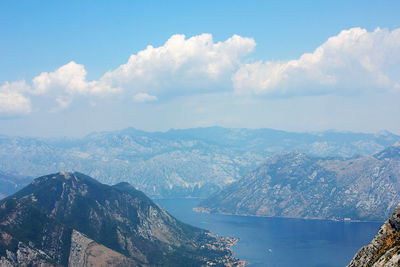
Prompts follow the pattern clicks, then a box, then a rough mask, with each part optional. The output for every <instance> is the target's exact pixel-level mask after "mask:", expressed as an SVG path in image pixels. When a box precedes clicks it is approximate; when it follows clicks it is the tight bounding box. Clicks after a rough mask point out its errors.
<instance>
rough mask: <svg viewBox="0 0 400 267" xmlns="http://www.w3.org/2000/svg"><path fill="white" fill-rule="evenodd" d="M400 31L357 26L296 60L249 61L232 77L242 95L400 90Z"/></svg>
mask: <svg viewBox="0 0 400 267" xmlns="http://www.w3.org/2000/svg"><path fill="white" fill-rule="evenodd" d="M399 70H400V29H396V30H393V31H389V30H387V29H380V28H377V29H376V30H375V31H373V32H367V30H365V29H361V28H352V29H349V30H344V31H342V32H340V33H339V34H338V35H337V36H333V37H331V38H329V39H328V40H327V41H326V42H325V43H323V44H322V45H321V46H319V47H318V48H317V49H315V51H314V52H313V53H306V54H303V55H302V56H301V57H300V58H299V59H295V60H290V61H278V62H273V61H266V62H255V63H250V64H243V65H242V66H241V67H240V69H239V70H238V71H237V72H236V73H235V74H234V75H233V76H232V81H233V85H234V90H235V92H236V93H238V94H255V95H261V94H265V95H277V96H296V95H318V94H329V93H340V94H348V93H355V92H362V91H367V90H375V91H382V90H399V89H400V86H399V82H400V80H399V77H398V75H397V73H398V71H399Z"/></svg>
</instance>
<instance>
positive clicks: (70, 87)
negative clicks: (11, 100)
mask: <svg viewBox="0 0 400 267" xmlns="http://www.w3.org/2000/svg"><path fill="white" fill-rule="evenodd" d="M86 75H87V72H86V70H85V67H84V66H83V65H81V64H77V63H75V62H74V61H71V62H69V63H68V64H65V65H63V66H61V67H60V68H58V69H56V70H55V71H53V72H42V73H41V74H40V75H38V76H36V77H35V78H33V81H32V83H33V87H34V89H33V91H32V92H33V93H34V94H45V93H48V92H49V91H51V90H52V91H65V92H66V93H67V94H71V95H73V94H83V95H89V94H95V95H96V94H97V95H102V94H107V93H116V92H118V91H120V88H113V87H110V86H109V85H107V84H104V83H101V82H99V81H90V82H89V81H87V80H86Z"/></svg>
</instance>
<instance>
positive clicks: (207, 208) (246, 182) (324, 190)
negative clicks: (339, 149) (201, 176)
mask: <svg viewBox="0 0 400 267" xmlns="http://www.w3.org/2000/svg"><path fill="white" fill-rule="evenodd" d="M397 203H400V147H398V146H393V147H389V148H386V149H384V150H383V151H381V152H378V153H376V154H374V155H372V156H366V157H355V158H351V159H335V158H319V157H313V156H309V155H307V154H305V153H301V152H293V151H292V152H282V153H278V154H276V155H274V156H271V157H269V158H268V159H267V160H266V161H264V163H263V164H261V165H260V166H259V167H258V168H256V169H255V170H253V171H252V172H250V173H249V174H248V175H246V176H245V177H243V178H242V179H240V180H238V181H237V182H234V183H232V184H230V185H228V186H227V187H225V188H224V189H222V190H221V191H219V192H217V193H215V194H213V195H212V196H210V197H209V198H208V199H206V200H204V201H203V202H202V203H200V205H199V207H198V208H197V210H198V211H203V212H214V213H227V214H237V215H255V216H266V217H291V218H308V219H332V220H344V219H345V218H347V219H352V220H367V221H368V220H372V221H380V220H382V219H384V218H387V217H388V216H389V215H390V213H391V212H392V210H393V209H394V207H396V205H397Z"/></svg>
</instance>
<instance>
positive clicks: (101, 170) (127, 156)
mask: <svg viewBox="0 0 400 267" xmlns="http://www.w3.org/2000/svg"><path fill="white" fill-rule="evenodd" d="M399 139H400V138H399V136H396V135H393V134H391V133H388V132H383V133H380V134H375V135H374V134H359V133H341V132H333V131H330V132H322V133H291V132H284V131H278V130H271V129H258V130H251V129H227V128H219V127H210V128H196V129H187V130H170V131H167V132H144V131H140V130H136V129H133V128H128V129H125V130H122V131H114V132H101V133H93V134H90V135H88V136H86V137H84V138H79V139H67V138H61V139H43V138H29V137H9V136H0V170H2V171H3V172H6V173H14V174H17V175H21V176H28V175H29V176H32V175H33V176H40V175H44V174H47V173H53V172H58V171H60V170H67V171H79V172H82V173H87V174H89V175H91V176H93V177H96V179H99V181H101V182H103V183H107V184H115V183H118V182H121V181H128V182H130V183H131V184H133V185H134V186H135V187H136V188H138V189H140V190H142V191H144V192H145V193H146V194H147V195H149V196H151V197H158V198H160V197H186V196H208V195H210V194H211V193H213V192H215V191H217V190H218V189H220V188H221V187H223V186H225V185H227V184H229V183H231V182H233V181H236V180H238V179H239V178H240V177H242V176H243V175H244V174H245V173H247V172H248V171H250V170H252V169H254V168H255V167H256V166H257V165H258V164H260V163H261V162H262V161H263V160H264V159H265V157H267V156H269V155H272V154H274V153H276V152H280V151H288V150H298V151H302V152H305V153H309V154H310V155H314V156H339V157H349V156H353V155H355V154H360V155H370V154H372V153H375V152H378V151H380V150H382V149H383V148H385V147H387V146H389V145H392V144H393V143H394V142H395V141H396V140H399Z"/></svg>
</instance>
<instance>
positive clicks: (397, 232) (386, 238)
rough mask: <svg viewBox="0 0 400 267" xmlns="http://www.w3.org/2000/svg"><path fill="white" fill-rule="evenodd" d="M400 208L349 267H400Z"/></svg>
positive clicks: (358, 253)
mask: <svg viewBox="0 0 400 267" xmlns="http://www.w3.org/2000/svg"><path fill="white" fill-rule="evenodd" d="M399 251H400V206H398V207H397V208H396V209H395V210H394V212H393V214H392V215H391V216H390V218H389V220H387V221H386V222H385V223H384V224H383V225H382V226H381V228H380V229H379V231H378V233H377V234H376V236H375V237H374V239H373V240H372V241H371V242H370V243H369V244H368V245H366V246H365V247H363V248H361V249H360V250H359V251H358V252H357V254H356V255H355V256H354V258H353V260H352V261H351V262H350V264H349V265H348V267H358V266H374V267H396V266H400V254H399Z"/></svg>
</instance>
